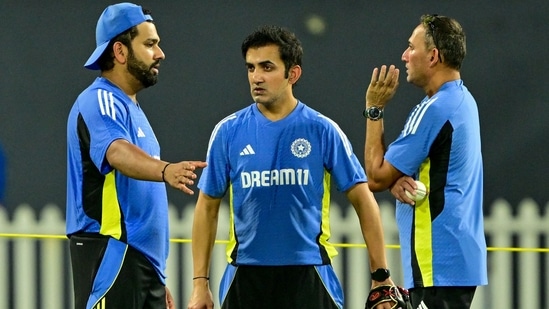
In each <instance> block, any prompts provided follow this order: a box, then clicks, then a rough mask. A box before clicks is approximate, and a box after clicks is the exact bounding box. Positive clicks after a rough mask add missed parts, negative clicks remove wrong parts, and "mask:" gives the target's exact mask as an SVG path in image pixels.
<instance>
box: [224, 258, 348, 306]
mask: <svg viewBox="0 0 549 309" xmlns="http://www.w3.org/2000/svg"><path fill="white" fill-rule="evenodd" d="M219 290H220V291H219V293H220V297H219V298H220V302H221V309H281V308H299V309H341V308H342V306H343V292H342V289H341V285H340V284H339V281H338V280H337V277H336V275H335V272H334V271H333V268H332V266H331V265H321V266H309V265H305V266H238V267H235V266H232V265H228V266H227V269H226V270H225V274H224V275H223V279H222V280H221V286H220V289H219Z"/></svg>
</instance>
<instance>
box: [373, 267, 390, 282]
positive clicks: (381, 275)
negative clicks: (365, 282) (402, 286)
mask: <svg viewBox="0 0 549 309" xmlns="http://www.w3.org/2000/svg"><path fill="white" fill-rule="evenodd" d="M371 275H372V279H373V280H375V281H377V282H382V281H385V280H387V278H389V277H390V276H391V272H390V271H389V270H388V269H386V268H378V269H376V270H375V271H374V272H373V273H371Z"/></svg>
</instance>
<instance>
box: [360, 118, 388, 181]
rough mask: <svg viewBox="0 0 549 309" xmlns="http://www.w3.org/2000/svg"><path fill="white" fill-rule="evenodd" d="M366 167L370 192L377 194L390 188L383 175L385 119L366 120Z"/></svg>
mask: <svg viewBox="0 0 549 309" xmlns="http://www.w3.org/2000/svg"><path fill="white" fill-rule="evenodd" d="M364 145H365V146H364V161H365V163H364V165H365V168H366V175H367V176H368V185H369V187H370V190H372V191H374V192H377V191H383V190H385V189H387V188H388V187H389V185H390V184H389V185H387V181H386V177H385V175H384V173H383V168H384V163H385V158H384V155H385V151H386V147H385V140H384V128H383V119H380V120H378V121H372V120H369V119H366V140H365V142H364Z"/></svg>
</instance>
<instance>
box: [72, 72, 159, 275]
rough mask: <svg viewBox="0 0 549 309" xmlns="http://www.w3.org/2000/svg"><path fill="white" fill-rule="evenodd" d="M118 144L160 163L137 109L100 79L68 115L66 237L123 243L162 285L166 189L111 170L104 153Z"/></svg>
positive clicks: (156, 147)
mask: <svg viewBox="0 0 549 309" xmlns="http://www.w3.org/2000/svg"><path fill="white" fill-rule="evenodd" d="M117 139H124V140H127V141H129V142H130V143H132V144H135V145H136V146H138V147H139V148H141V149H142V150H143V151H145V152H146V153H148V154H149V155H150V156H151V157H154V158H157V159H159V158H160V146H159V144H158V141H157V139H156V136H155V135H154V132H153V130H152V128H151V126H150V124H149V121H148V120H147V117H146V116H145V114H144V112H143V110H142V109H141V107H140V106H139V104H136V103H134V102H133V101H132V100H131V99H130V98H129V97H128V96H127V95H126V94H125V93H124V92H123V91H122V90H121V89H120V88H118V87H117V86H115V85H114V84H112V83H111V82H109V81H108V80H107V79H105V78H101V77H100V78H97V79H96V80H95V81H94V82H93V83H92V84H91V85H90V86H89V87H88V88H87V89H86V90H84V91H83V92H82V93H81V94H80V95H79V96H78V98H77V100H76V102H75V103H74V105H73V107H72V109H71V111H70V114H69V119H68V124H67V157H68V158H67V160H68V166H67V214H66V217H67V219H66V220H67V226H66V232H67V235H69V236H70V235H71V234H75V233H98V234H102V235H107V236H110V237H112V238H114V239H117V240H119V241H121V242H124V243H127V244H128V245H130V246H132V247H133V248H135V249H137V250H138V251H140V252H141V253H143V254H144V255H145V256H146V257H147V258H148V259H149V260H150V261H151V263H152V265H153V266H154V267H155V269H156V270H157V272H158V274H159V277H160V278H161V280H162V281H163V282H164V279H165V273H164V272H165V268H166V259H167V257H168V250H169V227H168V200H167V195H166V186H165V184H164V183H162V182H151V181H142V180H136V179H132V178H129V177H126V176H124V175H123V174H122V173H120V172H118V171H117V170H115V169H113V167H112V166H110V165H109V162H108V161H107V159H106V152H107V149H108V147H109V145H110V144H111V143H112V142H113V141H115V140H117Z"/></svg>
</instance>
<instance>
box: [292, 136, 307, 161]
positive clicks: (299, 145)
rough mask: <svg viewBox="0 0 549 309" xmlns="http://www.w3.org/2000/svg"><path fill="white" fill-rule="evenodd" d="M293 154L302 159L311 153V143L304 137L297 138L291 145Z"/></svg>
mask: <svg viewBox="0 0 549 309" xmlns="http://www.w3.org/2000/svg"><path fill="white" fill-rule="evenodd" d="M291 150H292V154H293V155H294V156H296V157H298V158H300V159H302V158H305V157H307V156H308V155H309V154H310V153H311V143H309V141H308V140H306V139H304V138H298V139H296V140H295V141H294V142H293V143H292V146H291Z"/></svg>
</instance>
